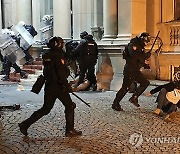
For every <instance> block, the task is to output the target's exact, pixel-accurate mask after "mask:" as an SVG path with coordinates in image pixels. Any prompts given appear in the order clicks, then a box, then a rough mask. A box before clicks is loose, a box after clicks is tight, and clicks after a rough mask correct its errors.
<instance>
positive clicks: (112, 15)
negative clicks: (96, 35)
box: [103, 0, 117, 39]
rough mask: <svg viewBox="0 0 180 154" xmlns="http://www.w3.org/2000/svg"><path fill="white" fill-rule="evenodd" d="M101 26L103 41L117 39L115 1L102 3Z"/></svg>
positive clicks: (107, 0) (108, 0)
mask: <svg viewBox="0 0 180 154" xmlns="http://www.w3.org/2000/svg"><path fill="white" fill-rule="evenodd" d="M103 25H104V36H103V39H106V38H110V39H111V38H116V37H117V0H104V1H103Z"/></svg>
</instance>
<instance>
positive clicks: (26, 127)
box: [18, 122, 29, 136]
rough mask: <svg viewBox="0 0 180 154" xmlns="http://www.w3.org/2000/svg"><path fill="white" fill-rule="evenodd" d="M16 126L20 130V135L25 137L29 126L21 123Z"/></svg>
mask: <svg viewBox="0 0 180 154" xmlns="http://www.w3.org/2000/svg"><path fill="white" fill-rule="evenodd" d="M18 125H19V128H20V131H21V133H22V134H23V135H25V136H28V132H27V130H28V128H29V126H27V125H26V124H24V123H23V122H22V123H19V124H18Z"/></svg>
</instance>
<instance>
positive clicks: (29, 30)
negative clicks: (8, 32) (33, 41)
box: [23, 25, 38, 64]
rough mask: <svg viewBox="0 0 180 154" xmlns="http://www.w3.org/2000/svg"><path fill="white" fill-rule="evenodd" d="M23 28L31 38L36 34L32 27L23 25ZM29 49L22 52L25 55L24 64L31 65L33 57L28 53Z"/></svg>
mask: <svg viewBox="0 0 180 154" xmlns="http://www.w3.org/2000/svg"><path fill="white" fill-rule="evenodd" d="M24 27H25V29H26V30H27V31H28V32H29V33H30V34H31V35H32V36H33V37H34V36H36V35H37V34H38V33H37V31H36V30H35V28H34V27H33V26H32V25H24ZM30 48H31V46H30V47H29V48H28V49H26V50H24V49H23V52H24V53H25V60H26V64H31V63H32V62H33V61H34V59H33V57H32V56H31V55H30V53H29V49H30Z"/></svg>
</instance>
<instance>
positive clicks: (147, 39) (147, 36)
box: [139, 32, 150, 43]
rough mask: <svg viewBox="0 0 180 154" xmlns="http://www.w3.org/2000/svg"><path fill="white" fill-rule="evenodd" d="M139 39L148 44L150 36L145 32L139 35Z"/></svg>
mask: <svg viewBox="0 0 180 154" xmlns="http://www.w3.org/2000/svg"><path fill="white" fill-rule="evenodd" d="M139 38H140V39H142V40H143V41H144V42H146V43H149V42H150V35H149V33H147V32H143V33H141V34H140V35H139Z"/></svg>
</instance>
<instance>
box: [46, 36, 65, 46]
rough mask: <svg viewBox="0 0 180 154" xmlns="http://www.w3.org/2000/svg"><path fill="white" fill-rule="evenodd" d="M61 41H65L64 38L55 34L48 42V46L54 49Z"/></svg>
mask: <svg viewBox="0 0 180 154" xmlns="http://www.w3.org/2000/svg"><path fill="white" fill-rule="evenodd" d="M60 43H61V44H63V43H64V41H63V39H62V38H61V37H56V36H55V37H53V38H51V39H50V40H49V42H48V43H47V47H48V48H51V49H53V48H55V47H58V46H59V44H60Z"/></svg>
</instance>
